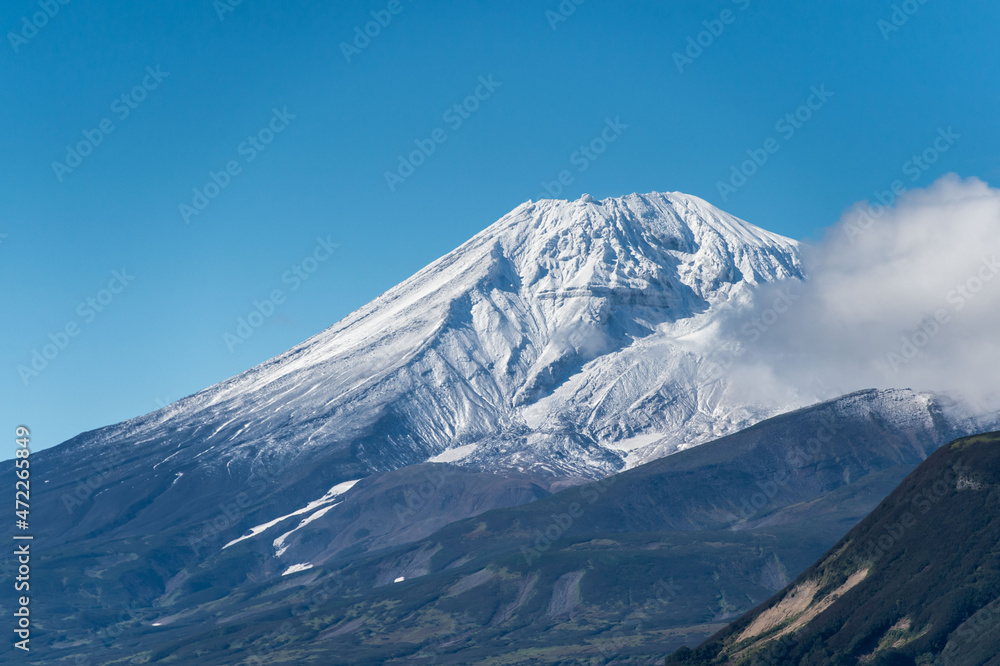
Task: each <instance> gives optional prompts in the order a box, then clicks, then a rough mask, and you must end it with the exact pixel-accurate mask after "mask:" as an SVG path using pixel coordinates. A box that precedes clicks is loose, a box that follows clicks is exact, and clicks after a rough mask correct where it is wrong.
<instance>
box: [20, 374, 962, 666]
mask: <svg viewBox="0 0 1000 666" xmlns="http://www.w3.org/2000/svg"><path fill="white" fill-rule="evenodd" d="M961 427H962V426H960V425H956V424H955V423H952V422H949V421H948V420H947V419H946V418H945V417H944V416H943V414H942V413H941V411H940V410H939V408H938V406H937V405H936V404H935V403H933V402H928V401H926V400H925V399H924V398H923V397H920V396H916V395H915V394H912V393H910V392H905V391H898V392H893V391H888V392H876V391H869V392H862V393H859V394H854V395H851V396H846V397H844V398H841V399H838V400H835V401H831V402H829V403H825V404H822V405H818V406H815V407H811V408H808V409H804V410H799V411H797V412H794V413H791V414H786V415H783V416H781V417H777V418H775V419H771V420H769V421H766V422H763V423H761V424H759V425H757V426H755V427H753V428H750V429H747V430H746V431H743V432H741V433H737V434H735V435H732V436H729V437H726V438H723V439H720V440H717V441H716V442H712V443H709V444H705V445H702V446H699V447H696V448H694V449H691V450H688V451H684V452H681V453H678V454H675V455H673V456H670V457H668V458H664V459H661V460H658V461H655V462H653V463H650V464H648V465H644V466H642V467H639V468H636V469H634V470H631V471H629V472H625V473H623V474H619V475H617V476H615V477H611V478H609V479H607V480H604V481H601V482H596V483H591V484H587V485H582V486H577V487H573V488H569V489H567V490H564V491H561V492H558V493H556V494H554V495H552V496H549V497H545V498H543V499H539V500H537V501H534V502H531V503H530V504H526V505H523V506H519V507H515V508H508V509H499V510H494V511H489V512H486V513H484V514H482V515H479V516H477V517H474V518H470V519H465V520H460V521H457V522H454V523H452V524H450V525H448V526H446V527H444V528H442V529H439V530H438V531H436V532H434V533H433V534H430V535H429V536H423V537H420V538H417V540H416V541H414V542H412V543H410V544H406V545H392V546H386V547H383V548H382V549H381V550H374V551H372V550H369V549H368V548H369V546H371V545H372V543H371V541H370V540H371V539H372V538H373V535H376V534H382V535H385V534H389V533H390V532H401V531H402V532H405V531H406V529H407V525H406V521H408V520H415V521H420V520H422V514H421V512H420V511H419V509H418V510H416V511H415V512H414V513H413V514H412V515H411V514H406V515H404V516H402V517H399V516H397V515H396V514H395V513H394V512H393V513H392V515H389V516H386V515H385V511H386V509H387V507H388V508H390V509H391V507H390V503H386V502H380V500H379V498H378V497H377V496H373V495H367V494H364V493H362V494H360V495H359V496H358V497H359V498H362V499H363V498H364V497H370V502H372V504H371V506H374V507H376V509H377V510H376V511H375V515H379V516H382V518H381V519H380V520H381V521H382V523H381V524H380V525H376V524H372V525H369V526H365V525H364V524H363V520H362V518H363V516H362V515H361V514H363V513H365V511H362V512H361V514H359V515H357V516H354V515H347V516H342V517H341V518H338V520H343V521H344V522H343V523H342V524H343V525H344V526H345V528H344V529H350V530H351V534H350V535H349V536H350V538H349V539H348V541H350V542H351V543H350V544H346V543H345V545H346V546H347V547H346V549H345V550H342V551H340V552H339V553H338V554H337V555H336V556H335V557H334V558H333V559H330V560H328V561H326V562H325V563H321V564H317V565H316V566H315V567H314V568H311V569H308V570H305V571H301V572H299V573H294V574H291V575H288V576H284V577H282V576H280V575H278V574H280V572H281V570H282V569H283V566H284V565H281V567H282V569H276V567H278V566H279V565H278V564H277V563H276V560H275V558H274V557H273V551H272V552H268V550H267V549H266V548H265V547H264V546H268V545H269V542H270V539H267V538H265V539H263V540H261V539H257V540H248V541H246V542H242V543H240V544H237V545H236V546H233V547H231V548H228V549H226V550H221V546H222V545H223V544H225V543H226V542H227V541H229V540H231V539H233V538H235V536H238V535H239V533H240V531H241V529H242V528H234V529H233V530H230V532H229V533H225V534H220V535H218V537H217V538H214V539H206V540H205V541H204V542H203V543H202V544H200V545H199V548H198V549H197V550H198V555H197V556H196V555H194V553H193V550H192V548H191V547H190V545H189V541H188V539H189V537H190V535H191V529H190V528H183V527H173V528H165V529H159V530H157V531H143V530H141V529H139V527H138V526H136V525H135V524H134V523H125V526H124V527H117V528H115V531H111V532H101V531H100V530H98V529H96V528H95V529H91V530H89V531H87V532H85V533H84V534H83V535H82V536H75V537H74V538H73V539H66V538H64V539H62V540H61V541H60V539H58V538H57V536H51V537H49V544H48V545H47V546H46V547H45V548H44V549H40V551H39V552H40V557H39V560H38V561H37V563H36V566H37V570H38V572H39V579H38V583H37V585H38V588H37V598H38V600H39V601H38V604H39V605H38V606H37V618H38V619H37V625H36V626H37V627H38V629H39V633H38V636H37V638H38V640H39V643H38V649H37V651H35V650H33V652H32V655H31V656H32V658H33V659H34V660H35V662H36V663H53V662H56V661H58V660H66V662H67V663H74V661H73V660H76V659H80V662H79V663H101V664H107V663H136V662H139V663H143V662H145V663H175V664H190V663H197V664H232V663H254V660H255V658H259V659H260V661H259V662H258V663H269V664H282V663H288V664H291V663H316V664H334V663H383V662H392V661H399V662H407V663H456V664H465V663H497V664H500V663H608V662H612V661H620V662H625V661H634V662H636V663H646V662H648V661H649V660H650V659H657V660H662V655H663V654H666V653H668V652H670V651H672V650H674V649H676V648H677V647H679V646H681V645H695V644H697V643H698V642H700V641H701V640H703V639H704V638H706V637H708V636H709V635H711V634H713V633H714V632H716V631H718V630H720V629H721V628H723V626H724V625H725V623H727V622H729V621H730V620H731V619H732V618H735V617H738V616H739V615H740V614H742V613H744V612H746V611H747V610H749V609H751V608H753V607H754V606H756V605H757V604H759V603H761V602H762V601H764V600H765V599H767V598H768V597H770V596H771V595H772V594H774V592H776V591H777V590H779V589H781V588H782V587H784V586H785V585H786V584H787V583H788V581H789V580H791V579H792V578H794V577H795V576H796V575H797V573H798V572H800V571H802V570H804V569H805V568H806V567H807V566H809V564H810V563H812V562H814V561H815V560H816V559H817V558H818V557H819V556H820V555H821V554H822V553H823V552H825V551H826V550H827V549H828V548H829V547H830V546H831V545H833V544H834V543H835V542H836V540H837V539H838V538H839V537H840V536H841V535H842V534H844V533H845V532H846V531H847V530H849V529H850V528H851V527H852V526H854V525H855V524H856V523H857V522H858V521H859V520H861V519H862V518H863V517H864V516H865V515H867V514H868V513H869V512H870V511H871V510H872V509H873V508H874V507H875V506H876V505H877V504H878V503H879V502H880V501H881V500H882V499H883V498H884V497H885V496H886V495H887V494H888V493H889V492H890V491H891V490H892V489H893V488H894V487H895V486H896V485H897V484H898V483H899V482H900V480H902V479H903V478H904V477H905V476H906V475H907V474H908V473H909V472H910V471H912V470H913V468H914V467H916V465H917V464H919V463H920V462H921V461H922V460H923V459H925V458H926V457H927V456H928V455H929V454H930V453H931V452H933V451H934V450H935V449H937V447H938V446H940V444H941V443H942V442H944V441H947V440H948V439H951V438H953V437H954V436H955V435H956V432H960V429H961ZM455 478H456V479H457V480H456V482H455V483H450V484H446V485H442V488H445V489H446V490H445V491H443V492H444V493H445V495H444V496H443V497H440V498H435V497H432V498H429V499H428V500H426V501H428V502H429V503H430V504H431V505H434V504H435V503H438V504H440V505H441V506H442V507H446V506H448V505H450V504H452V503H454V502H457V501H463V500H467V498H466V497H465V495H463V494H461V493H459V494H458V495H456V496H454V497H453V498H452V497H451V496H450V495H449V494H448V493H451V492H452V490H451V489H454V488H458V487H459V486H461V487H463V488H466V491H465V492H472V491H473V490H474V488H472V487H471V486H470V481H471V479H469V478H467V477H465V476H463V475H459V476H458V477H455ZM372 483H382V482H380V481H372ZM319 487H320V488H322V487H323V485H322V484H321V485H320V486H319ZM326 487H328V485H327V486H326ZM358 487H359V488H361V484H359V486H358ZM502 487H506V486H502ZM385 488H386V490H385V492H386V493H392V492H395V491H394V490H393V489H392V488H398V486H397V485H393V484H388V485H387V486H385ZM516 488H522V489H524V488H528V489H529V491H530V484H529V485H528V486H525V485H524V484H523V483H522V484H519V485H516ZM98 492H99V491H98ZM517 492H523V491H517ZM530 492H537V491H530ZM95 494H96V493H95ZM57 497H58V496H57ZM529 499H530V497H529ZM268 501H273V500H271V499H269V500H268ZM296 501H297V502H298V501H299V500H296ZM366 501H368V500H366ZM299 506H301V504H299ZM346 506H348V505H347V504H346V503H345V507H346ZM359 506H360V505H359ZM365 506H368V505H365ZM378 507H381V508H378ZM210 508H211V505H210ZM340 508H341V507H338V509H340ZM214 510H215V511H216V512H218V509H217V508H215V509H214ZM248 510H249V509H248ZM369 510H371V509H366V511H369ZM352 511H353V509H352ZM133 512H134V513H138V514H139V515H140V516H141V508H137V509H134V511H133ZM336 513H337V509H335V510H334V511H332V512H331V514H330V515H335V514H336ZM271 515H274V514H273V513H272V514H271ZM279 515H280V514H279ZM254 520H256V518H254ZM386 520H389V521H397V522H396V524H395V525H394V526H388V525H386V524H385V521H386ZM399 521H402V522H399ZM198 524H201V523H200V522H199V523H198ZM249 524H251V525H252V524H254V523H253V522H249ZM310 527H311V526H310ZM76 529H77V530H79V528H76ZM365 530H368V532H366V531H365ZM272 538H273V537H272ZM301 539H302V540H303V542H304V543H306V544H308V543H312V542H313V540H316V541H317V542H321V543H330V539H331V536H330V526H329V524H323V525H320V524H318V523H317V526H316V530H315V531H313V530H311V529H310V528H306V529H303V530H302V531H301ZM261 543H263V546H262V545H261ZM366 544H367V545H366ZM399 577H403V578H405V580H404V581H402V582H399V583H394V582H393V581H395V580H396V579H397V578H399ZM33 589H34V588H33ZM33 603H34V602H33Z"/></svg>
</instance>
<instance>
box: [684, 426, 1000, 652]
mask: <svg viewBox="0 0 1000 666" xmlns="http://www.w3.org/2000/svg"><path fill="white" fill-rule="evenodd" d="M998 619H1000V433H996V432H994V433H990V434H986V435H978V436H973V437H967V438H964V439H960V440H957V441H955V442H952V443H951V444H949V445H947V446H944V447H942V448H941V449H940V450H939V451H937V452H936V453H935V454H934V455H932V456H931V457H930V458H929V459H928V460H927V461H926V462H924V463H923V464H922V465H920V467H918V468H917V469H916V470H915V471H914V472H913V473H912V474H910V475H909V476H908V477H906V479H905V480H904V481H903V482H902V483H901V484H900V485H899V487H898V488H896V490H894V491H893V492H892V494H890V495H889V496H888V497H887V498H886V499H885V501H883V502H882V503H881V504H880V505H879V506H878V508H876V509H875V510H874V511H873V512H872V513H871V515H869V516H868V517H867V518H866V519H865V520H864V521H863V522H861V524H859V525H858V526H857V527H855V528H854V529H853V530H851V531H850V532H849V533H848V534H847V536H845V537H844V538H843V539H842V540H841V541H840V542H839V543H838V544H836V545H835V546H834V547H833V548H832V549H831V550H830V552H829V553H827V555H826V556H825V557H823V558H822V559H821V560H820V561H819V562H817V563H816V564H814V565H813V566H812V567H810V568H809V569H808V570H806V571H805V572H804V573H803V574H802V575H801V576H799V577H798V578H797V579H796V580H795V581H794V582H793V583H792V584H791V585H789V586H788V587H787V588H786V589H785V590H783V591H782V592H781V593H780V594H778V595H776V596H775V597H773V598H772V599H770V600H769V601H768V602H766V603H765V604H762V605H761V606H760V607H759V608H757V609H755V610H754V611H753V612H752V613H749V614H748V615H746V616H744V617H742V618H740V619H739V620H737V621H736V622H734V623H733V624H732V625H730V626H729V627H727V628H726V629H725V630H724V631H722V632H720V633H719V634H718V635H716V636H715V637H713V638H712V639H711V640H710V641H708V642H707V643H706V644H705V645H703V646H702V647H700V648H698V649H697V650H694V651H690V650H682V651H680V652H678V654H676V655H674V656H673V657H672V658H671V659H669V660H668V663H677V664H709V663H730V664H764V663H774V660H775V659H780V660H782V663H796V664H803V665H811V664H817V665H818V664H841V663H844V664H847V663H859V662H863V663H868V662H870V663H877V664H916V663H936V664H949V665H951V664H954V665H956V666H958V665H963V666H964V665H970V666H972V665H976V666H979V665H982V664H990V665H993V666H995V665H996V664H1000V622H998Z"/></svg>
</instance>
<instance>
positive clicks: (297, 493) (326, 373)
mask: <svg viewBox="0 0 1000 666" xmlns="http://www.w3.org/2000/svg"><path fill="white" fill-rule="evenodd" d="M800 275H801V274H800V264H799V259H798V254H797V248H796V245H795V243H794V242H792V241H789V240H787V239H783V238H781V237H779V236H775V235H773V234H769V233H768V232H765V231H763V230H760V229H758V228H756V227H753V226H752V225H749V224H747V223H745V222H742V221H740V220H737V219H736V218H733V217H732V216H729V215H727V214H725V213H723V212H721V211H719V210H717V209H715V208H713V207H712V206H710V205H709V204H707V203H705V202H703V201H701V200H700V199H697V198H695V197H689V196H686V195H681V194H669V195H666V194H651V195H629V196H627V197H622V198H620V199H606V200H604V201H600V202H598V201H594V200H592V199H581V200H579V201H576V202H566V201H542V202H528V203H526V204H523V205H522V206H519V207H518V208H517V209H515V210H514V211H512V212H511V213H509V214H508V215H506V216H504V217H503V218H502V219H501V220H499V221H498V222H496V223H495V224H493V225H492V226H490V227H489V228H487V229H486V230H484V231H483V232H482V233H480V234H478V235H477V236H476V237H474V238H473V239H471V240H470V241H469V242H467V243H465V244H464V245H462V246H461V247H459V248H458V249H456V250H455V251H453V252H451V253H449V254H448V255H446V256H445V257H442V258H441V259H439V260H438V261H436V262H434V263H432V264H431V265H430V266H428V267H427V268H425V269H424V270H422V271H420V272H419V273H417V274H416V275H414V276H413V277H412V278H410V279H408V280H406V281H404V282H403V283H401V284H400V285H398V286H397V287H394V288H393V289H391V290H389V291H388V292H386V293H385V294H383V295H382V296H380V297H379V298H377V299H375V300H374V301H372V302H371V303H370V304H368V305H366V306H365V307H363V308H361V309H359V310H358V311H356V312H354V313H352V314H350V315H349V316H347V317H346V318H345V319H344V320H342V321H341V322H338V323H337V324H336V325H334V326H332V327H331V328H329V329H327V330H326V331H323V332H322V333H320V334H319V335H317V336H315V337H313V338H311V339H310V340H307V341H306V342H304V343H302V344H300V345H298V346H296V347H295V348H293V349H291V350H289V351H288V352H286V353H285V354H282V355H280V356H278V357H276V358H274V359H272V360H270V361H268V362H266V363H264V364H261V365H259V366H257V367H255V368H253V369H251V370H249V371H247V372H245V373H243V374H241V375H238V376H236V377H234V378H232V379H230V380H227V381H225V382H222V383H220V384H218V385H216V386H213V387H210V388H208V389H205V390H204V391H201V392H199V393H197V394H195V395H193V396H190V397H188V398H185V399H183V400H180V401H178V402H176V403H174V404H172V405H169V406H168V407H166V408H164V409H162V410H159V411H157V412H154V413H152V414H149V415H146V416H143V417H140V418H137V419H132V420H130V421H126V422H123V423H121V424H117V425H114V426H109V427H107V428H102V429H100V430H96V431H93V432H89V433H84V434H82V435H79V436H78V437H75V438H74V439H72V440H70V441H69V442H66V443H64V444H63V445H60V446H58V447H55V448H54V449H50V450H46V451H42V452H40V453H38V454H36V455H37V458H38V460H39V462H40V464H41V463H44V465H45V468H46V469H48V470H50V474H49V477H48V478H47V481H48V483H47V484H46V486H45V488H44V489H43V490H42V491H41V492H40V495H39V498H38V501H39V502H40V503H41V504H42V505H45V503H46V502H50V503H52V504H53V505H61V506H65V508H66V511H63V510H57V511H53V512H52V513H53V515H54V518H53V520H52V521H51V523H50V524H49V525H48V526H47V528H46V529H47V530H48V534H49V536H50V537H51V538H52V539H54V540H55V542H56V543H64V542H67V541H70V540H73V539H77V538H80V537H81V536H84V535H95V534H97V533H99V532H106V531H108V530H111V531H113V532H115V533H118V534H123V535H124V534H135V535H141V534H149V533H151V532H152V531H156V530H162V529H165V528H167V527H178V526H181V525H185V524H187V525H190V526H194V525H198V524H199V523H201V522H203V521H209V520H212V519H213V518H214V517H215V515H216V514H217V513H218V508H217V507H219V506H222V505H225V504H226V503H227V502H231V501H232V500H233V498H234V497H235V496H237V495H239V493H241V492H244V491H245V490H246V488H247V487H248V485H254V486H255V487H256V486H258V485H259V486H260V487H261V488H263V490H261V492H260V493H256V494H255V497H254V511H253V512H242V513H253V515H240V517H239V519H238V520H237V521H236V523H237V524H235V525H231V526H229V527H227V528H226V529H225V530H222V531H224V532H225V533H224V534H220V535H218V538H220V539H222V538H233V537H232V534H231V531H236V536H238V535H239V530H241V529H248V528H250V527H252V526H254V525H257V524H261V523H264V522H267V521H268V520H272V519H275V518H277V517H280V516H283V515H287V514H289V513H291V512H294V511H296V510H298V509H299V508H301V507H303V506H305V505H306V504H308V503H309V502H312V501H315V500H317V499H318V498H321V497H322V496H323V495H324V493H326V492H327V491H328V490H329V489H330V488H332V487H334V486H336V485H337V484H340V483H344V482H347V481H352V480H357V479H359V478H363V477H365V476H368V475H370V474H372V473H375V472H383V471H388V470H393V469H399V468H402V467H405V466H408V465H412V464H416V463H421V462H424V461H427V460H432V461H433V460H440V459H442V458H441V456H442V455H443V456H444V458H445V459H450V460H460V461H461V462H462V463H463V464H466V465H470V466H473V467H476V468H478V469H481V470H485V471H489V472H497V471H500V470H503V469H512V470H514V471H518V472H524V471H528V472H530V473H531V474H533V475H536V476H537V475H548V476H550V477H552V478H553V482H555V483H557V482H558V481H559V479H571V478H580V477H582V478H600V477H602V476H605V475H606V474H608V473H611V472H613V471H615V470H619V469H621V468H623V467H624V466H625V465H626V464H627V461H626V457H627V455H628V451H627V450H624V449H623V445H622V440H623V439H624V438H630V437H631V438H633V439H639V440H642V442H645V443H651V442H666V443H661V444H660V445H658V448H656V449H655V451H654V450H651V451H650V452H649V453H650V454H652V455H663V454H664V453H666V452H669V451H671V450H675V449H677V448H683V447H686V446H691V445H693V444H696V443H700V442H702V441H705V440H707V439H710V438H712V437H713V436H717V435H719V434H724V433H726V432H730V431H734V430H736V429H738V428H739V427H743V426H745V425H748V424H750V423H752V422H755V421H758V420H760V419H761V418H764V417H766V416H769V415H771V414H773V413H775V412H776V411H779V410H780V408H781V406H776V405H746V404H743V403H742V402H736V403H734V404H729V403H726V401H725V400H724V399H720V394H721V395H723V397H724V391H722V392H720V386H722V387H723V388H724V385H723V384H720V382H719V381H718V379H717V378H715V377H709V376H708V375H709V374H710V369H708V368H705V367H704V365H705V364H704V363H703V358H704V354H705V353H706V351H705V342H704V340H701V339H699V338H698V336H697V335H695V333H696V332H697V331H700V330H703V329H704V327H706V326H709V325H710V324H711V322H712V321H713V320H714V318H715V317H716V316H717V315H718V313H719V312H720V311H722V310H724V309H726V308H732V307H738V306H739V304H740V303H744V302H745V301H746V300H747V299H748V298H749V292H750V289H751V288H752V287H753V285H755V284H759V283H761V282H765V281H771V280H778V279H784V278H796V277H799V276H800ZM734 304H735V305H734ZM730 342H731V341H730ZM713 344H715V345H716V346H719V345H721V346H725V345H726V344H727V342H726V341H725V340H721V341H720V340H716V341H715V342H714V343H713ZM637 436H638V437H637ZM624 448H625V449H627V448H629V447H627V446H626V447H624ZM633 453H636V452H633ZM642 456H643V454H642V453H641V452H638V455H637V456H636V455H633V457H632V459H631V463H635V462H637V461H641V460H642V459H643V458H642ZM112 461H113V462H112ZM251 521H257V522H255V523H253V522H251ZM223 543H225V542H223Z"/></svg>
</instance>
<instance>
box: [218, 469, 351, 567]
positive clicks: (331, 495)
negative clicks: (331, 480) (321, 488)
mask: <svg viewBox="0 0 1000 666" xmlns="http://www.w3.org/2000/svg"><path fill="white" fill-rule="evenodd" d="M360 480H361V479H355V480H353V481H344V482H343V483H338V484H337V485H335V486H334V487H333V488H330V490H328V491H326V494H324V495H323V496H322V497H320V498H319V499H318V500H314V501H312V502H310V503H309V504H306V505H305V506H304V507H302V508H301V509H299V510H297V511H292V512H291V513H289V514H286V515H284V516H279V517H277V518H275V519H274V520H270V521H268V522H266V523H263V524H261V525H257V526H256V527H253V528H251V529H250V533H249V534H245V535H243V536H241V537H240V538H239V539H234V540H232V541H230V542H229V543H227V544H226V545H225V546H223V547H222V550H225V549H226V548H229V547H230V546H235V545H236V544H238V543H239V542H241V541H246V540H247V539H252V538H253V537H255V536H257V535H258V534H261V533H263V532H266V531H267V530H269V529H271V528H272V527H274V526H275V525H277V524H278V523H280V522H282V521H284V520H288V519H289V518H293V517H295V516H298V515H300V514H303V513H308V512H310V511H312V510H313V509H315V508H316V507H319V506H323V505H324V504H328V503H330V502H332V501H333V500H335V499H336V498H337V497H339V496H341V495H343V494H344V493H346V492H347V491H348V490H350V489H351V488H353V487H354V484H356V483H357V482H358V481H360ZM328 508H333V507H328ZM316 517H318V516H316ZM301 526H302V524H300V525H299V527H301ZM296 529H298V528H296ZM294 531H295V530H292V532H294ZM288 534H291V532H289V533H288ZM286 536H287V535H286Z"/></svg>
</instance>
